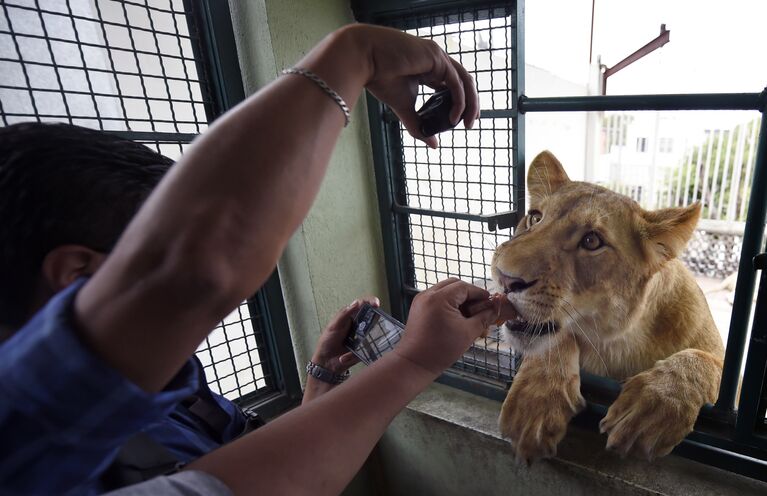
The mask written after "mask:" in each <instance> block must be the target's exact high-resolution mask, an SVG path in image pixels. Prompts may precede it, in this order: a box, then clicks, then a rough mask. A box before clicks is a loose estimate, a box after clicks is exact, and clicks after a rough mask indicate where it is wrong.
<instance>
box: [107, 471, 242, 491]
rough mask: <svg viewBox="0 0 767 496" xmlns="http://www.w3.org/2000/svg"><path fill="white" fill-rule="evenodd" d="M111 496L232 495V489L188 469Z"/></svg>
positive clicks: (123, 489)
mask: <svg viewBox="0 0 767 496" xmlns="http://www.w3.org/2000/svg"><path fill="white" fill-rule="evenodd" d="M107 494H108V495H109V496H231V495H232V491H231V490H230V489H229V488H228V487H227V486H226V485H225V484H224V483H223V482H221V481H220V480H218V479H217V478H215V477H213V476H212V475H210V474H208V473H205V472H200V471H199V470H186V471H183V472H179V473H177V474H173V475H163V476H160V477H155V478H154V479H151V480H148V481H145V482H141V483H139V484H135V485H133V486H128V487H124V488H122V489H118V490H117V491H113V492H111V493H107Z"/></svg>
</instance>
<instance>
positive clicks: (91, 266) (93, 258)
mask: <svg viewBox="0 0 767 496" xmlns="http://www.w3.org/2000/svg"><path fill="white" fill-rule="evenodd" d="M105 259H106V254H104V253H101V252H98V251H95V250H92V249H90V248H88V247H85V246H82V245H62V246H57V247H56V248H54V249H53V250H51V251H49V252H48V254H47V255H46V256H45V258H44V259H43V266H42V270H41V272H42V277H43V281H44V282H45V284H46V285H47V286H48V288H49V289H50V290H51V292H52V293H53V294H55V293H58V292H59V291H61V290H62V289H64V288H66V287H67V286H69V285H70V284H72V283H73V282H75V280H77V278H79V277H82V276H90V275H93V274H94V273H95V272H96V270H97V269H98V268H99V267H100V266H101V264H102V263H103V262H104V260H105Z"/></svg>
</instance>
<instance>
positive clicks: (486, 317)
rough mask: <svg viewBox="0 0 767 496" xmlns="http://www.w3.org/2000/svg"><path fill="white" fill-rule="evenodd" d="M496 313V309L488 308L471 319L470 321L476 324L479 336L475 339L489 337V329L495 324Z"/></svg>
mask: <svg viewBox="0 0 767 496" xmlns="http://www.w3.org/2000/svg"><path fill="white" fill-rule="evenodd" d="M495 319H496V312H495V309H494V308H492V307H491V308H486V309H484V310H482V311H480V312H477V313H475V314H474V315H472V316H471V317H469V321H471V322H472V323H476V326H475V329H477V335H476V336H475V337H480V336H487V328H488V327H490V326H491V325H493V324H494V323H495Z"/></svg>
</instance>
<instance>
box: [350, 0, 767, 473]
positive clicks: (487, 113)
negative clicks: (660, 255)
mask: <svg viewBox="0 0 767 496" xmlns="http://www.w3.org/2000/svg"><path fill="white" fill-rule="evenodd" d="M352 6H353V10H354V13H355V16H356V18H357V20H359V21H362V22H368V23H373V24H381V25H387V26H391V27H396V28H399V29H404V30H416V31H415V32H417V33H419V34H420V31H417V30H419V29H421V30H424V31H425V33H424V34H425V35H426V36H440V35H441V34H443V31H441V29H442V28H443V27H444V26H445V25H447V24H455V23H458V22H464V23H465V22H472V21H479V20H485V19H496V18H498V17H505V18H506V19H507V22H508V24H509V28H510V32H511V33H512V34H511V36H509V37H508V40H507V44H506V46H504V47H501V48H503V49H508V50H510V51H511V59H510V64H509V66H508V67H506V68H504V70H506V71H508V73H509V74H510V76H511V77H507V79H506V82H507V83H508V85H507V86H506V87H505V88H503V90H504V91H506V92H508V95H509V96H510V99H509V100H507V102H508V103H509V104H508V105H507V106H503V105H501V106H499V105H496V103H495V99H494V98H492V102H493V103H492V105H491V108H483V109H482V119H481V120H480V122H479V125H478V126H477V125H475V129H476V128H479V129H480V130H481V129H482V121H484V120H491V121H496V120H499V119H507V120H508V121H507V122H510V123H511V126H510V127H509V126H507V128H508V131H509V133H510V134H511V138H510V139H509V140H508V142H509V143H511V150H510V157H511V161H510V163H509V164H508V168H509V170H510V171H511V173H510V174H508V177H509V179H510V180H511V181H512V183H511V186H512V189H511V192H512V196H511V202H510V205H509V206H510V207H511V208H510V209H509V210H503V209H499V208H497V207H498V205H494V206H491V207H496V208H490V209H489V210H490V211H486V210H485V209H484V206H482V205H480V206H476V207H475V208H474V211H470V212H469V213H467V212H466V210H471V207H469V208H465V209H463V210H461V209H458V208H455V207H457V206H458V202H455V203H450V202H445V201H444V199H443V201H439V200H440V198H439V196H440V194H441V193H442V191H444V189H440V188H444V187H445V185H446V184H447V185H448V187H449V188H452V186H451V185H450V184H449V183H451V182H454V179H455V178H454V177H449V178H448V180H445V179H444V178H443V177H442V176H440V181H439V183H440V186H439V187H438V188H436V189H437V193H436V194H434V192H433V189H431V188H432V185H431V184H429V185H428V186H429V188H430V189H428V191H427V192H426V194H423V193H422V192H421V191H420V190H417V189H416V188H417V187H418V182H419V181H418V179H419V178H418V176H417V175H416V176H413V175H412V171H413V169H412V168H410V166H411V165H413V163H417V162H418V160H419V159H418V158H415V159H414V158H413V156H414V155H413V154H412V153H409V150H408V140H412V138H409V136H407V134H406V133H403V129H402V127H401V125H400V124H399V122H398V120H397V118H396V116H394V114H393V113H392V112H391V111H390V110H389V109H388V108H386V107H385V106H383V105H381V104H380V103H378V102H377V101H376V100H375V99H374V98H372V97H371V96H369V95H368V100H367V102H368V113H369V121H370V129H371V137H372V148H373V157H374V164H375V173H376V181H377V187H378V201H379V210H380V215H381V226H382V231H383V241H384V250H385V257H386V270H387V275H388V288H389V296H390V299H391V302H392V313H393V314H394V315H395V317H397V318H399V319H400V320H402V321H405V320H406V318H407V314H408V309H409V307H410V303H411V302H412V299H413V297H414V296H415V295H416V294H417V293H418V289H417V286H418V285H419V284H421V285H423V284H424V283H425V282H428V283H433V282H436V281H431V280H429V279H428V278H424V277H423V275H422V273H421V272H419V270H418V269H419V267H417V266H416V265H417V264H415V262H414V260H416V259H418V257H421V258H420V260H426V258H424V257H423V255H424V254H423V253H421V251H423V250H420V248H421V247H422V246H423V243H421V242H422V241H423V240H422V239H421V238H422V237H423V236H422V232H423V231H424V229H452V230H454V231H456V230H458V231H460V230H461V229H463V230H466V231H470V230H472V229H478V228H477V227H476V226H477V225H482V226H483V227H482V229H483V232H484V233H486V234H487V235H490V236H496V238H495V239H496V241H497V239H498V238H497V236H498V234H499V232H502V233H506V232H510V231H508V229H509V228H511V227H512V226H514V225H516V222H517V220H518V219H519V216H520V215H524V212H525V205H524V187H525V166H524V164H525V150H524V142H525V140H524V133H525V115H526V114H528V113H534V112H594V111H615V110H621V111H634V110H664V111H665V110H756V111H759V112H761V113H762V115H764V113H765V111H767V89H766V90H765V91H763V92H761V93H723V94H682V95H663V94H658V95H625V96H577V97H567V96H565V97H547V98H530V97H527V96H525V94H524V84H525V75H524V68H525V65H524V54H525V50H524V0H516V1H502V2H493V1H488V0H486V1H476V0H464V1H458V0H422V1H410V0H387V1H369V0H357V1H353V2H352ZM448 53H451V52H450V50H448ZM451 55H453V56H456V57H458V58H462V57H464V56H466V55H467V54H466V53H459V52H457V53H451ZM462 60H463V59H462ZM491 79H492V78H491ZM478 89H479V91H480V92H481V91H483V88H482V84H481V83H480V82H479V81H478ZM486 89H487V88H486ZM492 89H494V88H490V89H489V90H492ZM489 127H490V128H491V129H494V128H496V127H497V126H495V125H491V126H489ZM455 132H456V133H458V132H466V131H464V130H460V131H455ZM448 135H450V133H445V134H444V135H443V138H442V139H446V140H449V141H447V143H448V144H449V147H450V146H451V145H453V144H455V143H456V142H457V141H456V140H455V138H454V137H451V136H448ZM483 139H484V138H482V136H479V141H480V146H479V148H482V147H484V145H485V142H483V141H482V140H483ZM416 157H417V156H416ZM421 160H422V159H421ZM445 163H448V164H451V165H454V164H455V163H456V162H455V160H447V161H446V162H445ZM419 165H422V166H433V165H436V166H438V167H442V166H443V165H444V163H442V159H441V158H440V159H437V160H435V161H434V162H432V161H430V160H428V159H427V160H426V162H425V163H424V162H423V161H422V162H420V163H419ZM483 165H487V166H488V167H492V166H493V165H494V164H482V163H481V162H480V166H483ZM480 173H481V172H480ZM440 174H441V173H440ZM751 184H752V188H751V195H750V201H749V208H748V214H747V219H746V227H745V233H744V237H743V246H742V251H741V258H740V266H739V269H738V277H737V283H736V292H735V300H734V303H733V313H732V320H731V324H730V330H729V338H728V344H727V349H726V353H725V362H724V370H723V375H722V382H721V387H720V394H719V399H718V401H717V402H716V404H715V405H707V406H705V407H704V408H703V409H702V410H701V413H700V416H699V419H698V422H697V424H696V428H695V430H694V432H693V433H691V434H690V435H689V436H688V437H687V438H686V439H685V440H684V441H683V442H682V443H681V444H680V445H679V446H678V447H677V448H676V449H675V450H674V453H676V454H678V455H681V456H685V457H687V458H690V459H694V460H697V461H700V462H703V463H706V464H709V465H713V466H716V467H719V468H723V469H726V470H729V471H732V472H735V473H738V474H741V475H746V476H748V477H752V478H755V479H759V480H762V481H767V424H766V423H765V409H766V408H767V380H765V369H766V368H767V275H765V266H767V261H766V260H765V254H764V253H761V254H760V252H764V250H765V247H763V246H761V243H762V240H763V239H764V238H763V236H764V228H765V219H766V215H767V119H764V118H762V122H761V127H760V131H759V138H758V146H757V152H756V163H755V169H754V175H753V178H752V183H751ZM421 189H423V187H422V188H421ZM450 191H455V190H453V189H451V190H450ZM424 198H427V201H425V202H424V201H422V200H423V199H424ZM435 198H436V201H434V200H435ZM424 203H425V204H426V205H425V206H424ZM435 204H436V208H435ZM444 205H449V206H450V207H453V209H451V208H439V207H441V206H444ZM476 210H479V212H477V211H476ZM424 219H426V220H424ZM448 223H450V224H449V225H448ZM424 226H425V227H424ZM419 243H421V244H419ZM444 244H447V242H446V241H445V242H443V243H442V245H444ZM495 244H498V243H497V242H496V243H495ZM432 245H433V246H435V247H439V249H443V248H445V247H444V246H440V242H439V240H438V239H436V236H435V237H434V238H433V239H432ZM455 248H457V249H458V250H460V248H461V246H457V247H455ZM469 248H472V249H479V250H481V249H482V247H473V246H470V247H469ZM419 250H420V251H419ZM459 253H460V251H459ZM449 256H450V255H443V257H444V258H448V257H449ZM453 256H454V255H453ZM473 257H474V255H473V253H472V254H471V259H470V261H473ZM456 261H457V262H460V261H461V260H456ZM444 270H445V269H444V268H442V269H440V267H439V266H438V265H437V264H436V263H435V264H434V266H433V270H432V272H433V273H435V274H437V275H441V276H443V277H446V276H447V275H456V274H449V273H444ZM758 270H762V273H761V277H760V282H759V286H758V288H759V289H758V295H757V299H756V309H755V314H754V321H753V326H752V331H751V337H750V342H749V343H748V344H749V348H748V350H749V351H748V355H747V356H746V361H745V372H744V375H743V383H742V389H741V392H740V396H739V403H738V404H739V409H738V410H737V411H736V410H735V399H736V395H737V386H738V379H739V372H740V364H741V361H742V359H743V357H744V353H745V348H746V339H747V335H748V319H749V315H750V309H751V301H752V297H753V295H754V292H755V282H756V280H757V271H758ZM461 272H462V273H461V274H460V275H461V276H466V275H467V274H468V275H469V276H473V274H474V269H473V268H467V269H466V271H463V270H462V271H461ZM493 346H495V348H494V349H493ZM476 348H477V347H472V349H471V350H469V352H467V354H465V355H464V357H463V358H462V359H461V360H459V362H458V363H457V364H456V365H455V366H454V367H452V368H451V369H449V370H448V371H447V372H445V373H444V374H443V375H442V376H441V377H440V379H439V381H440V382H442V383H445V384H449V385H452V386H455V387H458V388H461V389H465V390H467V391H470V392H473V393H476V394H480V395H483V396H487V397H490V398H493V399H498V400H503V398H504V397H505V393H506V390H507V388H508V387H509V385H510V383H511V381H512V380H513V372H514V370H515V369H516V362H515V359H514V357H513V356H510V357H508V359H504V358H496V359H493V360H488V358H487V356H486V355H485V356H482V353H486V352H487V351H488V350H490V351H496V353H497V352H498V350H499V348H498V345H497V344H493V343H488V342H486V343H485V346H484V347H479V349H476ZM502 355H503V353H498V356H499V357H502ZM581 382H582V391H583V394H584V396H585V397H586V399H587V400H588V407H587V409H586V410H585V411H584V412H583V413H581V414H580V415H579V416H578V417H576V419H575V422H576V423H577V424H580V425H583V426H586V427H588V428H591V429H593V430H597V428H598V422H599V420H600V419H601V418H602V417H603V416H604V415H605V413H606V412H607V407H608V406H609V405H610V404H611V403H612V401H613V400H614V399H615V398H616V397H617V395H618V393H619V392H620V385H619V384H618V383H617V382H616V381H614V380H611V379H607V378H604V377H599V376H595V375H592V374H587V373H585V372H583V373H582V377H581Z"/></svg>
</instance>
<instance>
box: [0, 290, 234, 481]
mask: <svg viewBox="0 0 767 496" xmlns="http://www.w3.org/2000/svg"><path fill="white" fill-rule="evenodd" d="M84 283H85V279H82V280H78V281H77V282H76V283H74V284H72V285H71V286H70V287H68V288H66V289H65V290H64V291H62V292H60V293H59V294H57V295H56V296H55V297H54V298H52V299H51V300H50V301H49V302H48V304H47V305H46V306H45V307H44V308H43V309H42V310H40V311H39V312H38V313H37V314H36V315H35V316H34V317H33V318H32V319H31V320H30V321H29V322H28V323H27V324H26V325H25V326H24V327H23V328H22V329H20V330H19V331H18V332H17V333H16V334H14V335H13V336H12V337H11V338H10V339H8V340H7V341H6V342H5V343H3V344H2V345H0V398H1V399H0V402H1V403H0V494H45V495H50V494H78V495H79V494H97V493H99V492H101V485H100V482H99V477H100V476H101V474H102V473H103V472H104V470H106V469H107V467H109V465H110V464H111V463H112V461H113V460H114V457H115V455H116V454H117V452H118V450H119V448H120V446H122V445H123V444H124V443H125V441H126V440H127V439H128V438H130V437H131V436H132V435H134V434H136V433H137V432H144V433H145V434H147V435H148V436H149V437H151V438H152V439H154V440H155V441H157V442H158V443H160V444H161V445H163V446H165V447H166V448H167V449H168V450H169V451H170V452H171V453H172V454H174V455H175V456H176V457H178V459H179V460H180V461H183V462H187V461H191V460H193V459H195V458H197V457H199V456H201V455H203V454H205V453H207V452H209V451H211V450H213V449H214V448H216V447H218V446H219V445H220V443H219V442H218V441H217V440H215V439H213V438H212V437H211V435H209V434H207V433H206V432H207V431H206V430H205V428H204V426H203V425H202V424H201V421H200V419H198V418H197V417H195V416H194V415H192V414H191V413H190V412H189V410H187V409H186V408H185V407H184V406H183V405H181V403H180V402H181V401H182V400H184V399H185V398H187V397H189V396H190V395H192V394H195V393H199V390H201V389H203V390H204V391H205V392H206V393H207V392H209V391H210V390H209V389H208V385H207V384H200V383H199V382H200V381H199V380H198V377H200V376H202V374H201V373H200V369H199V367H200V364H199V362H198V361H197V360H196V359H190V360H189V361H188V362H187V363H186V364H185V365H184V367H183V368H182V369H181V370H180V371H179V372H178V374H177V375H176V377H174V379H173V380H172V381H171V382H170V383H169V384H168V386H167V387H166V388H165V389H164V390H163V391H161V392H159V393H148V392H146V391H144V390H142V389H141V388H139V387H138V386H136V385H135V384H133V383H132V382H130V381H129V380H127V379H126V378H124V377H123V376H121V375H120V374H119V373H118V372H117V371H115V370H114V369H112V368H111V367H110V366H108V365H107V364H105V363H104V362H103V361H102V360H101V359H100V358H99V357H97V356H95V355H93V354H92V353H91V352H90V351H89V350H88V349H87V348H86V347H85V345H84V344H83V343H82V342H81V341H80V340H79V338H78V336H77V335H76V333H75V332H74V331H73V329H72V323H71V322H72V319H71V315H72V303H73V300H74V296H75V295H76V294H77V291H78V290H79V289H80V288H81V287H82V286H83V284H84ZM203 382H204V381H203ZM210 394H213V397H214V399H215V401H216V402H217V403H218V404H219V406H221V407H222V408H223V409H224V410H225V411H226V413H227V414H228V415H229V417H230V419H231V421H230V422H229V424H228V425H227V426H226V428H225V429H224V432H223V435H222V436H221V441H223V442H224V443H225V442H228V441H230V440H232V439H234V438H235V437H237V436H238V435H239V434H240V433H242V431H243V429H244V427H245V419H244V416H243V415H242V413H241V412H240V410H239V408H238V407H237V406H236V405H234V404H233V403H231V402H230V401H228V400H226V399H225V398H223V397H221V396H219V395H216V394H214V393H210Z"/></svg>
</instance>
